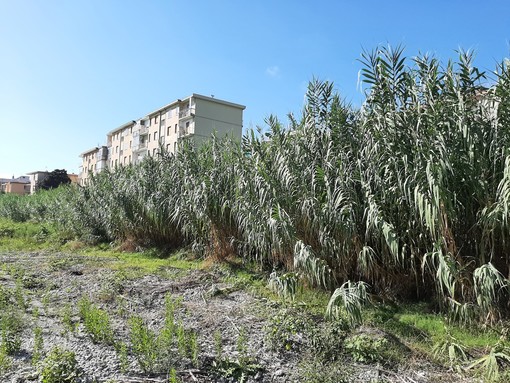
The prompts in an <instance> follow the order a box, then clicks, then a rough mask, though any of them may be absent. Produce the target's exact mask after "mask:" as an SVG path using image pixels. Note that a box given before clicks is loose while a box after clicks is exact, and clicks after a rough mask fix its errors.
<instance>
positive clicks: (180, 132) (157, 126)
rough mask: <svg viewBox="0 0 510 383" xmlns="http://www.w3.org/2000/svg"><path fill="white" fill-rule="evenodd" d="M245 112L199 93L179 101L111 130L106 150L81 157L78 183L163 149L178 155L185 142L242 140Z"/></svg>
mask: <svg viewBox="0 0 510 383" xmlns="http://www.w3.org/2000/svg"><path fill="white" fill-rule="evenodd" d="M244 109H245V106H243V105H239V104H234V103H232V102H228V101H224V100H220V99H216V98H214V97H207V96H202V95H199V94H196V93H194V94H192V95H191V96H189V97H187V98H184V99H178V100H176V101H174V102H172V103H170V104H167V105H165V106H163V107H161V108H159V109H157V110H155V111H153V112H151V113H149V114H147V115H146V116H144V117H142V118H139V119H137V120H132V121H129V122H127V123H125V124H123V125H121V126H119V127H118V128H116V129H113V130H111V131H110V132H108V134H107V136H106V141H107V144H106V146H103V147H101V148H99V147H96V148H93V149H90V150H88V151H86V152H84V153H82V154H81V158H82V166H81V172H80V177H79V178H80V181H79V182H80V184H81V185H85V184H86V183H87V179H88V177H90V174H94V173H97V172H100V171H101V170H103V169H104V168H106V167H109V168H111V169H114V168H115V167H116V166H122V165H128V164H137V163H139V162H140V161H141V160H143V158H144V157H145V156H155V155H156V154H157V153H158V152H159V150H161V149H163V150H165V151H167V152H170V153H175V152H176V151H177V148H178V142H179V141H180V140H183V139H189V140H192V141H193V142H194V143H195V144H197V145H200V144H201V143H202V142H204V140H207V139H210V138H211V137H212V135H213V134H216V135H217V136H218V137H221V136H225V135H230V136H232V137H233V138H236V139H239V140H241V137H242V127H243V110H244ZM99 158H100V160H99Z"/></svg>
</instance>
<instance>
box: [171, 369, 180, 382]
mask: <svg viewBox="0 0 510 383" xmlns="http://www.w3.org/2000/svg"><path fill="white" fill-rule="evenodd" d="M180 382H181V380H180V379H179V377H178V376H177V372H176V371H175V368H171V369H170V371H169V372H168V383H180Z"/></svg>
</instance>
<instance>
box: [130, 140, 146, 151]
mask: <svg viewBox="0 0 510 383" xmlns="http://www.w3.org/2000/svg"><path fill="white" fill-rule="evenodd" d="M146 147H147V143H146V142H140V143H139V144H138V145H135V146H133V151H134V152H137V151H139V150H143V149H145V148H146Z"/></svg>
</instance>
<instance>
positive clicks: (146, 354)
mask: <svg viewBox="0 0 510 383" xmlns="http://www.w3.org/2000/svg"><path fill="white" fill-rule="evenodd" d="M128 326H129V334H130V339H131V348H132V351H133V354H134V356H135V358H136V360H137V362H138V365H139V366H140V368H141V369H142V370H143V371H144V372H146V373H147V372H153V371H154V368H155V366H156V362H157V359H158V345H157V338H156V335H155V334H154V332H153V331H151V330H150V329H149V328H148V327H147V325H146V324H145V323H144V322H143V319H142V318H141V317H139V316H133V317H131V318H129V321H128Z"/></svg>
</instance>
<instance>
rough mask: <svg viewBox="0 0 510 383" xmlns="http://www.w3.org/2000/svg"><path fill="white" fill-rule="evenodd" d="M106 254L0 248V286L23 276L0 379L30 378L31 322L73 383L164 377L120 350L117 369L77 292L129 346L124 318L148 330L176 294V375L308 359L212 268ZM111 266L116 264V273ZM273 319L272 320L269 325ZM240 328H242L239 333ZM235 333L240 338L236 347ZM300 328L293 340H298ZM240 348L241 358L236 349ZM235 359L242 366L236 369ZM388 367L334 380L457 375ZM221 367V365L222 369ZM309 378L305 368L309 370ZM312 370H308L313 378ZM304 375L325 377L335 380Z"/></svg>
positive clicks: (273, 372) (273, 378)
mask: <svg viewBox="0 0 510 383" xmlns="http://www.w3.org/2000/svg"><path fill="white" fill-rule="evenodd" d="M119 262H121V261H118V260H115V259H113V258H100V257H91V256H80V255H76V254H64V253H58V254H55V253H44V252H37V253H3V254H0V265H1V270H0V285H2V286H3V287H4V288H9V289H12V290H14V289H15V287H16V284H17V283H18V284H19V281H20V280H21V281H22V285H23V294H24V300H25V302H26V306H25V307H26V309H25V313H24V316H23V331H22V344H21V351H20V352H18V353H17V354H16V355H14V356H13V365H12V367H11V368H10V370H9V371H8V372H6V373H4V376H3V377H1V376H0V381H1V382H35V381H37V380H38V373H37V368H36V367H34V366H32V364H31V358H32V350H33V348H34V330H33V329H34V327H35V326H38V327H40V328H42V336H43V341H44V350H45V351H46V352H48V351H49V350H50V349H51V348H52V347H54V346H57V345H58V346H61V347H63V348H65V349H67V350H71V351H73V352H74V353H75V354H76V359H77V361H78V365H79V367H80V371H81V377H80V381H81V382H126V383H129V382H133V383H135V382H136V383H140V382H152V383H156V382H168V381H169V375H168V371H167V372H163V371H160V372H156V373H152V374H149V373H144V372H143V371H142V369H141V368H140V366H139V363H138V362H137V359H136V358H135V356H134V355H133V354H132V353H130V352H128V354H127V365H126V362H124V366H123V367H122V366H121V361H120V357H119V352H118V348H116V347H115V345H111V344H103V343H94V342H93V341H92V339H91V337H90V335H89V334H88V333H87V332H86V331H85V328H84V326H83V323H82V321H81V320H80V318H79V316H78V309H77V302H78V301H79V299H80V298H81V297H83V296H87V297H89V299H90V300H91V301H92V302H93V303H94V304H95V305H97V307H100V308H101V309H104V310H106V311H107V312H108V313H109V314H110V318H111V323H112V327H113V330H114V334H115V339H116V341H122V342H124V343H125V344H129V331H128V318H129V317H130V316H132V315H138V316H140V317H142V318H143V319H144V322H145V323H147V324H148V326H149V328H151V329H152V330H154V331H155V333H157V332H158V331H159V329H161V328H162V326H163V322H164V317H165V312H164V307H165V304H164V302H165V296H166V295H167V294H171V296H172V297H174V298H176V299H182V304H181V305H180V306H179V307H178V309H177V310H176V313H175V316H176V320H177V321H179V323H180V322H182V324H183V325H184V327H185V328H186V329H187V330H189V331H193V332H195V333H196V334H197V339H198V344H199V356H198V361H199V362H198V365H193V364H192V363H190V362H186V361H183V362H182V363H177V364H176V365H175V370H176V373H177V377H178V378H179V379H180V381H181V382H235V381H244V382H277V383H278V382H301V381H303V382H304V381H312V378H305V377H304V376H305V375H304V374H303V371H302V370H303V368H304V367H303V365H305V364H306V362H307V360H306V358H307V356H306V354H303V353H302V352H301V351H300V350H299V349H298V348H294V347H293V348H289V349H288V350H275V349H274V347H270V345H269V344H268V341H267V334H268V328H269V327H268V325H269V324H270V323H273V324H274V318H275V316H277V315H278V313H279V312H281V309H282V308H281V306H280V304H279V303H276V302H272V301H270V300H268V299H266V298H263V297H258V296H256V295H255V294H252V293H250V292H249V291H247V290H249V289H246V288H245V286H241V285H239V284H238V283H236V282H235V281H233V282H228V279H226V278H225V274H224V273H222V272H221V270H216V271H205V270H198V269H194V270H181V269H177V268H165V269H161V270H158V271H157V272H155V273H152V274H149V275H147V274H145V275H144V273H139V272H137V270H126V269H119V268H118V267H116V266H117V265H116V263H119ZM119 270H120V271H119ZM66 307H67V309H68V310H69V309H70V312H71V321H72V323H73V324H75V326H76V327H75V330H74V331H71V330H69V329H68V327H66V325H65V323H64V320H63V315H64V314H63V312H64V311H65V308H66ZM272 321H273V322H272ZM241 334H243V335H241ZM220 335H221V344H222V352H223V355H222V358H223V359H224V360H228V361H232V362H233V363H232V364H228V363H227V364H225V365H224V366H223V368H218V365H217V360H218V355H217V354H218V350H217V349H218V337H219V336H220ZM240 336H244V337H245V344H244V351H242V350H240V346H239V343H240V342H239V339H240ZM299 342H300V332H299V328H298V329H296V331H295V333H294V339H293V344H297V345H299ZM240 353H243V354H244V355H240ZM240 356H243V357H244V358H245V359H247V360H249V365H250V366H252V367H250V368H247V367H245V368H244V372H246V374H244V375H242V376H239V374H237V376H236V373H238V372H239V369H237V370H236V368H238V367H239V364H236V361H238V360H239V358H240ZM415 358H416V356H415V355H410V356H409V361H407V363H406V367H405V368H404V367H402V368H400V367H398V368H394V369H391V370H388V369H387V368H385V367H382V366H381V365H380V364H376V365H374V364H367V365H363V364H359V363H358V364H357V363H353V362H352V363H351V365H349V366H346V365H342V364H340V366H341V367H340V368H344V371H349V374H350V377H347V376H349V375H348V374H344V373H342V374H339V375H338V380H337V381H338V382H341V381H353V382H355V381H358V382H364V381H373V382H376V381H394V382H440V381H452V382H453V381H461V378H460V376H457V375H456V374H455V373H453V372H447V371H444V370H441V369H440V368H438V367H437V366H431V365H430V364H428V363H423V362H420V361H417V362H414V363H413V366H412V367H411V368H409V366H410V365H411V363H410V360H411V359H415ZM226 367H230V369H229V368H226ZM312 375H314V374H313V373H312V374H311V375H310V374H309V375H308V376H312ZM318 375H320V374H317V376H318ZM313 381H317V382H319V381H325V382H326V381H327V382H330V381H331V382H333V381H335V378H330V380H326V379H325V378H323V379H322V380H321V379H319V378H314V380H313Z"/></svg>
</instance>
